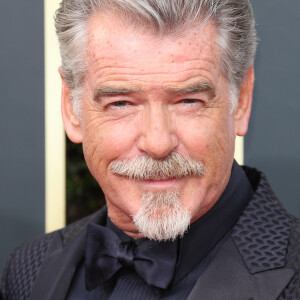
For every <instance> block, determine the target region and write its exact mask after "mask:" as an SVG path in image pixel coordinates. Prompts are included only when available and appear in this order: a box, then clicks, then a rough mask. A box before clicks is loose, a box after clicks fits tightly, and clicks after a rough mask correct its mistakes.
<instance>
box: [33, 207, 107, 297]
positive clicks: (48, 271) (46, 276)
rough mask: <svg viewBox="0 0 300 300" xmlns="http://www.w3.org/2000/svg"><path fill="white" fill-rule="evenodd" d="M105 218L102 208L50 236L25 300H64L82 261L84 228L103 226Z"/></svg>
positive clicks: (104, 211)
mask: <svg viewBox="0 0 300 300" xmlns="http://www.w3.org/2000/svg"><path fill="white" fill-rule="evenodd" d="M106 214H107V211H106V208H104V209H101V210H100V211H99V212H97V213H96V214H94V215H92V216H89V217H88V218H85V219H83V220H81V221H79V222H77V223H74V225H70V226H68V227H66V228H65V229H64V230H63V231H58V232H57V233H56V234H55V235H54V238H53V241H52V243H51V245H50V247H49V249H48V251H47V254H46V257H45V261H44V262H43V265H42V267H41V269H40V270H39V273H38V277H37V280H36V282H35V285H34V287H33V290H32V293H31V296H30V298H29V300H40V299H43V300H64V299H65V297H66V295H67V292H68V290H69V287H70V284H71V282H72V279H73V276H74V274H75V272H76V269H77V267H78V265H79V264H80V262H81V261H82V259H83V257H84V251H85V235H86V228H87V224H88V223H89V222H97V223H98V224H102V223H104V222H105V220H106Z"/></svg>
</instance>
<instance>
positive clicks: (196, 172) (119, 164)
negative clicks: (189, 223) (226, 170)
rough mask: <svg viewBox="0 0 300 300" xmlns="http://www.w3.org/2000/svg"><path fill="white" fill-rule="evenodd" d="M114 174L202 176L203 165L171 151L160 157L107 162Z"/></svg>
mask: <svg viewBox="0 0 300 300" xmlns="http://www.w3.org/2000/svg"><path fill="white" fill-rule="evenodd" d="M109 168H110V170H111V171H112V172H113V173H114V174H118V175H122V176H127V177H129V178H130V179H142V180H150V179H156V180H158V179H160V180H166V179H169V178H179V177H184V176H204V175H205V166H204V164H203V163H202V162H200V161H197V160H195V159H192V158H189V157H185V156H183V155H182V154H179V153H177V152H172V153H170V154H169V155H168V156H166V157H164V158H162V159H154V158H152V157H151V156H141V157H137V158H134V159H125V160H121V161H120V160H115V161H112V162H111V163H110V164H109Z"/></svg>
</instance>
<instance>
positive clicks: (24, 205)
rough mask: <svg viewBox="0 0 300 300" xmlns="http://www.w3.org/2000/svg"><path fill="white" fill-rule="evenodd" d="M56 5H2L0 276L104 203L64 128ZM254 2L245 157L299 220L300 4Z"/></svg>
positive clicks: (35, 0)
mask: <svg viewBox="0 0 300 300" xmlns="http://www.w3.org/2000/svg"><path fill="white" fill-rule="evenodd" d="M50 1H51V2H50ZM58 3H59V1H58V0H45V1H44V2H43V1H41V0H26V1H23V0H15V1H10V0H1V1H0V91H1V94H0V95H1V96H0V97H1V100H0V105H1V106H0V162H1V163H0V166H1V173H0V235H1V241H2V242H1V244H0V245H1V246H0V271H1V270H2V268H3V266H4V262H5V260H6V259H7V258H8V256H9V253H10V252H11V251H12V250H13V249H14V248H15V247H16V246H17V245H19V244H20V243H23V242H25V241H27V240H29V239H32V238H34V237H35V236H38V235H41V234H43V233H44V232H45V231H47V232H48V231H51V230H55V229H57V228H59V227H61V226H64V224H67V223H70V222H73V221H75V220H76V219H78V218H80V217H82V216H84V215H87V214H90V213H91V212H93V211H95V210H97V209H99V208H100V207H101V206H102V205H103V204H104V197H103V193H102V192H101V190H100V189H99V187H98V185H97V183H96V182H95V181H94V179H93V178H92V177H91V175H90V174H89V172H88V171H87V169H86V164H85V162H84V160H83V157H82V149H81V145H75V144H72V143H70V142H69V141H68V140H66V138H65V135H64V132H63V129H62V125H61V122H60V113H59V106H60V104H59V103H60V83H59V76H58V73H57V69H58V66H59V64H60V58H59V56H58V45H57V41H56V37H55V34H54V26H53V23H54V22H53V14H54V11H55V9H56V7H57V6H58ZM252 3H253V7H254V12H255V16H256V20H257V30H258V35H259V38H260V42H259V47H258V53H257V58H256V62H255V71H256V82H255V90H254V99H253V100H254V102H253V109H252V117H251V121H250V127H249V131H248V133H247V135H246V137H245V138H244V157H243V160H244V163H245V164H246V165H249V166H254V167H256V168H259V169H261V170H263V171H264V172H265V173H266V175H267V177H268V178H269V181H270V183H271V185H272V187H273V189H274V191H275V192H276V194H277V196H278V197H279V199H280V200H281V201H282V202H283V203H284V206H285V207H286V208H287V209H288V211H290V212H291V213H293V214H294V215H297V216H299V217H300V184H299V183H298V181H299V179H300V153H299V150H300V137H299V136H300V133H299V130H300V103H299V100H300V58H299V53H300V35H299V29H300V18H299V15H300V2H299V1H298V0H285V1H282V0H272V1H269V0H252Z"/></svg>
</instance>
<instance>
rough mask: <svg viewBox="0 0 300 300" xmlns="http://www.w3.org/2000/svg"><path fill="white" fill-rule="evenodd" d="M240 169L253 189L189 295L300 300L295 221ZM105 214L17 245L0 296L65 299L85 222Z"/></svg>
mask: <svg viewBox="0 0 300 300" xmlns="http://www.w3.org/2000/svg"><path fill="white" fill-rule="evenodd" d="M244 171H245V172H246V174H247V176H248V178H249V180H250V182H251V184H252V186H253V188H254V190H255V194H254V196H253V198H252V199H251V200H250V202H249V204H248V206H247V207H246V209H245V210H244V212H243V214H242V215H241V216H240V218H239V220H238V222H237V223H236V224H235V226H234V228H233V230H232V231H231V233H230V235H229V236H228V237H227V238H226V240H225V241H224V242H223V244H222V245H221V247H220V248H219V250H218V252H217V254H216V255H215V257H214V259H213V260H212V261H211V263H210V264H209V266H208V267H207V268H206V270H205V271H204V272H203V273H202V274H201V276H200V277H199V279H198V281H197V283H196V285H195V286H194V288H193V290H192V291H191V293H190V295H189V297H188V300H193V299H204V300H244V299H245V300H274V299H280V300H281V299H291V300H295V299H300V252H299V248H300V243H299V242H300V220H298V219H297V218H295V217H293V216H291V215H290V214H288V213H287V211H286V210H285V209H284V208H283V207H282V206H281V204H280V203H279V201H278V199H277V198H276V196H275V194H274V192H273V191H272V190H271V188H270V186H269V183H268V181H267V179H266V178H265V176H264V175H263V173H261V172H258V171H257V170H255V169H250V168H247V167H245V168H244ZM106 214H107V212H106V208H103V209H102V210H100V211H98V212H97V213H95V214H94V215H92V216H89V217H87V218H85V219H82V220H80V221H77V222H75V223H74V224H72V225H69V226H67V227H65V228H64V229H62V230H59V231H56V232H53V233H50V234H46V235H43V236H42V237H40V238H38V239H36V240H34V241H32V242H29V243H27V244H24V245H22V246H20V247H19V248H17V249H16V250H15V251H14V252H13V254H12V255H11V257H10V259H9V260H8V263H7V265H6V268H5V270H4V273H3V277H2V284H1V291H2V295H3V299H4V300H23V299H24V300H25V299H26V300H63V299H65V296H66V294H67V292H68V289H69V287H70V284H71V282H72V279H73V276H74V274H75V271H76V269H77V267H78V265H79V264H80V262H82V259H83V257H84V249H85V234H86V228H87V224H88V223H89V222H91V221H93V222H98V223H99V224H104V222H105V221H106Z"/></svg>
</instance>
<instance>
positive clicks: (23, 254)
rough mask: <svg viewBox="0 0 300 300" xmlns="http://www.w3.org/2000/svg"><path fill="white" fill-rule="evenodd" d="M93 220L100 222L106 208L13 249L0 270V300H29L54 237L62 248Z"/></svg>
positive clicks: (104, 217) (53, 245)
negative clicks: (0, 273)
mask: <svg viewBox="0 0 300 300" xmlns="http://www.w3.org/2000/svg"><path fill="white" fill-rule="evenodd" d="M95 218H97V219H100V220H104V219H106V208H104V209H102V210H100V211H98V212H96V213H95V214H93V215H90V216H87V217H85V218H83V219H80V220H78V221H76V222H74V223H72V224H70V225H68V226H66V227H65V228H63V229H61V230H58V231H54V232H52V233H49V234H44V235H42V236H40V237H38V238H36V239H34V240H32V241H30V242H27V243H25V244H23V245H21V246H19V247H18V248H16V249H15V250H14V252H13V253H12V254H11V255H10V257H9V259H8V261H7V263H6V266H5V268H4V271H3V275H2V280H1V293H2V297H3V299H4V300H23V299H24V300H25V299H29V297H30V294H31V291H32V288H33V286H34V283H35V281H36V279H37V277H38V273H39V270H40V269H41V266H42V264H43V262H44V261H45V258H46V255H47V253H48V250H49V248H50V245H51V248H52V249H53V247H54V248H55V247H56V245H55V240H56V241H57V239H54V237H56V238H57V237H58V240H60V241H61V242H62V245H63V246H64V247H65V246H67V245H68V244H69V243H71V242H72V241H73V240H74V238H76V236H78V235H79V234H80V233H81V232H82V231H83V230H84V229H85V228H86V226H87V224H88V223H89V222H91V221H93V220H94V219H95ZM57 247H58V246H57ZM1 293H0V294H1ZM0 299H1V297H0Z"/></svg>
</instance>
